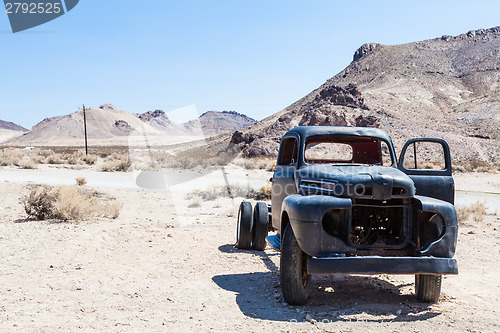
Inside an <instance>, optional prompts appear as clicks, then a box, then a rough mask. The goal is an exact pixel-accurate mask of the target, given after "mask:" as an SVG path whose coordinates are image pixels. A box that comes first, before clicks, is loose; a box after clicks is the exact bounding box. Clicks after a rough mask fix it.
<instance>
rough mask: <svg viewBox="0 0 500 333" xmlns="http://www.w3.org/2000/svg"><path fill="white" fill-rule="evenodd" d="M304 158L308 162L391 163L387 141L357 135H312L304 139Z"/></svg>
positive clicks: (384, 164) (387, 164)
mask: <svg viewBox="0 0 500 333" xmlns="http://www.w3.org/2000/svg"><path fill="white" fill-rule="evenodd" d="M304 160H305V162H306V163H309V164H320V163H327V164H340V163H348V164H368V165H374V164H375V165H383V166H390V165H392V164H393V161H392V155H391V151H390V149H389V145H388V144H387V142H385V141H384V140H381V139H377V138H370V137H358V136H312V137H309V138H307V139H306V144H305V148H304Z"/></svg>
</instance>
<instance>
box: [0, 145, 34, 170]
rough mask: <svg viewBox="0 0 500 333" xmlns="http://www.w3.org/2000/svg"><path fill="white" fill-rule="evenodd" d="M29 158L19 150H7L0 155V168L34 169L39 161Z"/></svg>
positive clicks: (32, 157)
mask: <svg viewBox="0 0 500 333" xmlns="http://www.w3.org/2000/svg"><path fill="white" fill-rule="evenodd" d="M34 156H35V155H33V156H29V155H27V154H26V152H25V151H23V150H20V149H9V150H6V151H3V152H2V153H0V166H17V167H19V168H21V169H35V168H36V166H37V164H38V163H39V159H38V158H35V157H34Z"/></svg>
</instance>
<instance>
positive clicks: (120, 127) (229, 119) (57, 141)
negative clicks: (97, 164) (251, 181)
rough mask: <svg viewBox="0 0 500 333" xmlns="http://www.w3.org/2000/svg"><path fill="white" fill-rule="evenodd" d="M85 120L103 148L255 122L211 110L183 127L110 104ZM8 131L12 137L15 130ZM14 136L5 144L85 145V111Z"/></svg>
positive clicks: (158, 114) (170, 140) (159, 115)
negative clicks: (119, 108) (122, 109)
mask: <svg viewBox="0 0 500 333" xmlns="http://www.w3.org/2000/svg"><path fill="white" fill-rule="evenodd" d="M86 117H87V135H88V138H89V142H91V143H92V144H94V145H96V144H97V145H100V146H106V145H119V146H127V145H130V144H132V145H135V144H141V143H146V144H148V145H149V144H156V145H158V144H167V145H168V144H175V143H179V142H187V141H192V140H199V139H201V138H203V137H206V136H210V135H217V134H220V133H225V132H231V131H234V130H236V129H238V128H241V127H244V126H247V125H249V124H251V123H253V122H255V120H253V119H251V118H249V117H247V116H245V115H242V114H239V113H237V112H234V111H223V112H216V111H209V112H206V113H204V114H203V115H201V116H200V117H199V118H197V119H194V120H191V121H189V122H186V123H184V124H176V123H174V122H172V121H171V120H170V119H169V118H168V116H167V115H166V114H165V112H163V111H162V110H155V111H148V112H145V113H143V114H132V113H129V112H126V111H121V110H118V109H116V108H115V107H114V106H113V105H111V104H104V105H101V106H100V107H99V108H91V109H89V110H87V111H86ZM5 131H7V130H5ZM8 131H9V134H10V132H11V131H12V130H8ZM1 134H2V133H1V132H0V135H1ZM14 134H15V135H14ZM14 134H12V135H10V137H9V138H10V139H9V140H8V141H6V142H5V143H4V144H10V145H21V146H22V145H29V146H82V145H83V143H84V139H83V138H84V124H83V111H77V112H73V113H71V114H69V115H65V116H59V117H52V118H46V119H44V120H43V121H41V122H40V123H38V124H37V125H35V126H33V128H32V130H31V131H29V132H26V133H24V134H23V132H15V133H14ZM13 136H15V137H13ZM5 140H7V138H6V139H5Z"/></svg>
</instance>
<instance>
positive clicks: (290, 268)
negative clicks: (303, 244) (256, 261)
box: [280, 224, 311, 305]
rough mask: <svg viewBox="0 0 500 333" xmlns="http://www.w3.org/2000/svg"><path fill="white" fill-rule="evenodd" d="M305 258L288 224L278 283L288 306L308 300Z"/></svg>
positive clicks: (309, 282)
mask: <svg viewBox="0 0 500 333" xmlns="http://www.w3.org/2000/svg"><path fill="white" fill-rule="evenodd" d="M307 258H308V255H307V254H305V253H304V252H303V251H302V249H301V248H300V246H299V244H298V243H297V239H296V238H295V235H294V234H293V230H292V227H291V225H290V224H288V225H287V226H286V228H285V232H284V234H283V239H282V244H281V258H280V283H281V291H282V292H283V298H284V299H285V301H286V302H287V303H288V304H290V305H301V304H304V303H305V302H306V301H307V299H308V298H309V291H310V284H311V275H310V274H307Z"/></svg>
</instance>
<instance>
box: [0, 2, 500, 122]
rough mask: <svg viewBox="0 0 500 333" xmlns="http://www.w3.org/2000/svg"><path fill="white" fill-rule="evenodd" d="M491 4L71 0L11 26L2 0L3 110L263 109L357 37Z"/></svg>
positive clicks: (410, 31) (321, 77)
mask: <svg viewBox="0 0 500 333" xmlns="http://www.w3.org/2000/svg"><path fill="white" fill-rule="evenodd" d="M499 13H500V1H495V0H492V1H480V0H477V1H473V2H471V1H457V0H455V1H435V0H434V1H418V2H417V1H415V2H407V1H400V0H399V1H342V2H341V1H333V0H331V1H320V0H309V1H269V0H268V1H254V0H252V1H237V0H234V1H215V0H214V1H167V0H148V1H125V0H80V3H79V4H78V5H77V6H76V7H75V8H74V9H73V10H72V11H70V12H69V13H67V14H66V15H63V16H62V17H60V18H58V19H56V20H54V21H51V22H49V23H47V24H44V25H41V26H39V27H36V28H33V29H30V30H27V31H25V32H20V33H16V34H13V33H12V32H11V30H10V26H9V23H8V18H7V15H6V14H5V12H4V11H3V10H2V13H1V14H0V40H1V45H2V52H1V54H0V60H1V62H0V63H1V72H0V73H1V81H0V82H1V83H0V119H2V120H7V121H13V122H15V123H18V124H20V125H22V126H25V127H27V128H31V126H33V125H34V124H36V123H38V122H39V121H41V120H42V119H44V118H46V117H52V116H57V115H63V114H68V113H71V112H73V111H75V110H76V109H77V108H78V106H80V105H81V104H83V103H85V104H87V105H90V106H94V107H96V106H99V105H101V104H104V103H111V104H114V105H115V106H117V107H118V108H119V109H122V110H127V111H130V112H145V111H147V110H150V109H163V110H165V111H169V110H173V109H176V108H179V107H183V106H187V105H191V104H194V105H196V107H197V110H198V112H199V113H201V112H204V111H207V110H236V111H238V112H242V113H245V114H247V115H249V116H251V117H254V118H257V119H262V118H264V117H266V116H268V115H271V114H273V113H275V112H277V111H280V110H281V109H283V108H284V107H286V106H288V105H289V104H291V103H293V102H294V101H296V100H297V99H299V98H301V97H303V96H304V95H306V94H307V93H309V92H310V91H312V90H313V89H315V88H317V87H318V86H319V85H321V84H322V83H324V82H325V81H326V80H327V79H328V78H330V77H332V76H333V75H335V74H336V73H338V72H339V71H341V70H342V69H343V68H345V67H346V66H347V65H348V64H349V63H350V62H351V60H352V55H353V53H354V51H355V50H356V49H357V48H358V47H359V46H360V45H362V44H363V43H366V42H377V43H382V44H401V43H408V42H412V41H418V40H424V39H429V38H434V37H439V36H441V35H445V34H446V35H457V34H460V33H464V32H467V31H469V30H472V29H480V28H491V27H493V26H497V25H500V19H499V17H500V16H499Z"/></svg>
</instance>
